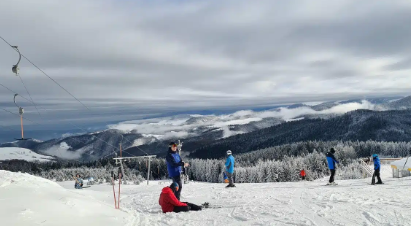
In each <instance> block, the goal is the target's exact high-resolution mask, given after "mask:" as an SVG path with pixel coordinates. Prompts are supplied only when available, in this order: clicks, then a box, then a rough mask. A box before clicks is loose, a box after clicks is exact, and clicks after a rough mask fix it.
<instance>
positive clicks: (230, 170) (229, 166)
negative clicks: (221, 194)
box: [225, 150, 235, 188]
mask: <svg viewBox="0 0 411 226" xmlns="http://www.w3.org/2000/svg"><path fill="white" fill-rule="evenodd" d="M225 169H226V174H227V176H228V182H229V184H228V185H227V186H226V188H233V187H235V185H234V182H233V174H234V157H233V155H232V152H231V151H230V150H228V151H227V160H226V161H225Z"/></svg>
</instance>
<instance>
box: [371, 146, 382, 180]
mask: <svg viewBox="0 0 411 226" xmlns="http://www.w3.org/2000/svg"><path fill="white" fill-rule="evenodd" d="M372 159H373V160H374V174H373V175H372V181H371V184H372V185H375V184H384V183H383V182H382V181H381V178H380V169H381V163H380V158H379V157H378V155H377V154H373V155H372ZM375 177H377V180H378V181H377V183H375Z"/></svg>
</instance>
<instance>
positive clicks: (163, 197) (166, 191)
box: [158, 182, 202, 213]
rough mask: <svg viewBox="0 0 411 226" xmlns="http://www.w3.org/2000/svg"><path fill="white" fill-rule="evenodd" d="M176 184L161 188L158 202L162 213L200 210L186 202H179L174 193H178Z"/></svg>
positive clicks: (198, 207)
mask: <svg viewBox="0 0 411 226" xmlns="http://www.w3.org/2000/svg"><path fill="white" fill-rule="evenodd" d="M178 189H179V187H178V184H177V183H175V182H173V183H172V184H171V185H170V187H165V188H163V191H162V192H161V194H160V200H159V201H158V202H159V204H160V206H161V209H162V210H163V213H168V212H175V213H179V212H188V211H198V210H201V209H202V208H201V206H197V205H194V204H192V203H188V202H180V201H179V200H178V199H177V198H176V196H175V195H174V193H175V192H176V191H178Z"/></svg>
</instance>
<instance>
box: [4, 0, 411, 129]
mask: <svg viewBox="0 0 411 226" xmlns="http://www.w3.org/2000/svg"><path fill="white" fill-rule="evenodd" d="M410 22H411V4H410V2H409V1H408V0H398V1H378V2H376V1H373V0H364V1H354V0H344V1H342V0H337V1H326V0H318V1H309V0H303V1H296V0H291V1H272V0H261V1H245V0H228V1H223V2H222V1H199V0H194V1H165V0H154V1H148V0H132V1H131V0H122V1H118V0H61V1H53V0H42V1H29V0H21V1H15V0H2V1H1V2H0V27H1V34H0V35H1V36H2V37H4V38H5V39H7V40H8V41H9V42H10V43H11V44H12V45H18V46H19V48H20V50H21V52H22V53H23V54H25V55H26V56H27V57H28V58H29V59H31V60H32V61H33V62H34V63H36V64H37V65H38V66H39V67H41V68H42V69H43V70H44V71H46V72H47V73H48V74H49V75H50V76H52V77H53V78H54V79H55V80H56V81H58V82H59V83H61V84H62V85H63V86H64V87H65V88H67V89H68V90H69V91H70V92H72V93H73V94H74V95H75V96H76V97H78V98H79V99H81V100H82V101H83V102H84V103H86V104H87V105H88V106H89V107H91V108H92V109H93V110H94V112H97V113H104V112H110V114H111V115H113V114H115V113H114V112H116V111H117V109H119V108H123V109H124V108H129V109H139V110H141V109H145V111H146V112H150V113H153V112H158V111H165V110H175V109H197V108H209V107H228V106H252V105H253V106H258V105H268V104H276V103H292V102H311V101H327V100H335V99H344V98H351V97H357V98H358V97H360V98H362V97H365V96H384V95H397V94H406V93H407V92H409V90H410V88H411V83H410V82H409V75H410V72H411V42H410V41H409V40H410V39H411V27H410V26H408V25H409V23H410ZM17 59H18V55H17V53H16V52H15V51H14V50H12V49H11V48H9V47H8V46H7V45H6V44H5V43H3V42H2V41H1V40H0V76H1V83H2V84H4V85H6V86H8V87H10V88H12V89H13V90H15V91H16V92H18V93H20V94H21V95H25V96H26V97H28V96H27V94H26V91H25V89H24V87H23V86H22V84H21V83H20V81H19V79H18V78H17V77H15V76H14V75H13V74H12V72H11V67H12V65H14V64H15V63H16V62H17ZM20 70H21V77H22V78H23V79H24V81H25V83H26V85H27V87H28V89H29V90H30V92H31V94H32V96H33V99H34V101H35V102H36V103H38V105H39V106H40V108H41V109H43V110H44V109H48V111H52V113H50V114H54V117H56V118H61V115H60V112H63V111H64V112H66V113H65V114H70V117H69V116H67V118H76V117H77V116H78V115H79V113H78V111H77V110H78V109H81V108H82V107H81V105H79V104H78V103H76V101H75V100H73V99H72V98H71V97H70V96H69V95H67V94H66V93H65V92H64V91H63V90H62V89H60V88H59V87H58V86H56V85H55V84H53V83H52V82H51V81H50V80H49V79H47V78H46V77H45V76H44V75H42V74H41V73H40V72H39V71H38V70H37V69H36V68H34V67H33V66H31V65H30V64H29V63H28V62H27V61H25V60H22V62H21V64H20ZM12 96H13V93H11V92H9V91H8V90H6V89H4V88H3V87H0V106H2V107H9V106H11V107H12V106H13V105H12V103H11V100H12ZM22 103H23V104H24V106H25V108H26V110H27V111H28V113H27V115H28V117H29V116H30V115H29V113H30V114H32V115H35V113H36V110H35V109H34V108H33V107H32V105H31V104H29V103H27V102H25V101H24V100H22ZM113 109H114V110H113ZM14 110H15V109H14ZM56 110H59V111H58V112H56ZM83 110H84V109H83ZM46 111H47V110H46ZM67 111H68V112H69V113H67ZM135 113H136V114H141V111H138V110H136V111H135ZM4 114H7V113H2V114H1V116H2V117H3V116H4ZM116 115H117V116H118V114H116ZM93 117H98V116H93ZM45 118H47V117H45ZM6 120H8V119H6ZM101 120H109V119H107V117H102V118H101ZM3 122H6V121H3Z"/></svg>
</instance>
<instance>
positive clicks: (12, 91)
mask: <svg viewBox="0 0 411 226" xmlns="http://www.w3.org/2000/svg"><path fill="white" fill-rule="evenodd" d="M0 86H2V87H3V88H5V89H7V90H8V91H10V92H11V93H13V94H16V93H17V92H15V91H14V90H12V89H10V88H8V87H7V86H5V85H3V84H1V83H0ZM19 96H20V97H22V98H23V99H25V100H27V101H28V102H30V103H32V102H31V100H29V99H27V98H26V97H25V96H23V95H20V94H19Z"/></svg>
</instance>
